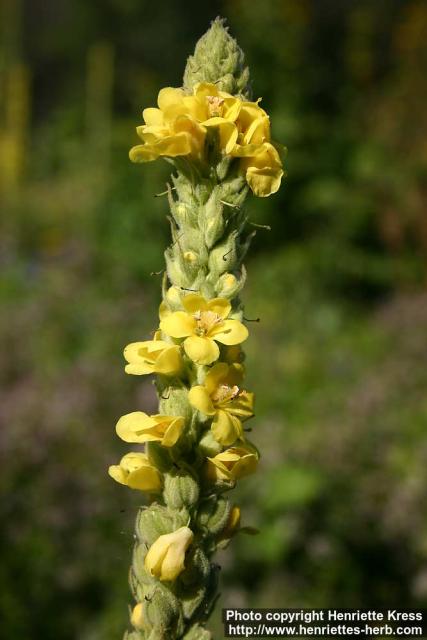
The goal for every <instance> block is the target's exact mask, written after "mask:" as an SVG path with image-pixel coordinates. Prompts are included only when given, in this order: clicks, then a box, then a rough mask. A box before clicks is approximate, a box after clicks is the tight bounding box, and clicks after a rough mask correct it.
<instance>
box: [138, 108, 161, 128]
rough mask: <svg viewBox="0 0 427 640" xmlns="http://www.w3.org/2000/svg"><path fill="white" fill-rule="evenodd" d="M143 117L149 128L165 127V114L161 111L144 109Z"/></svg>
mask: <svg viewBox="0 0 427 640" xmlns="http://www.w3.org/2000/svg"><path fill="white" fill-rule="evenodd" d="M142 117H143V118H144V121H145V123H146V124H147V125H148V126H157V127H158V126H163V124H164V121H163V113H162V112H161V110H160V109H155V108H154V107H149V108H148V109H144V111H143V112H142Z"/></svg>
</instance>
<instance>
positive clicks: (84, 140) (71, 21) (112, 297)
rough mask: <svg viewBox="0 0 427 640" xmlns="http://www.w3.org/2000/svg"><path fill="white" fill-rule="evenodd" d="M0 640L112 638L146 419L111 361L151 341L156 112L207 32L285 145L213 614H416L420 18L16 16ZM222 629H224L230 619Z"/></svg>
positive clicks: (192, 9)
mask: <svg viewBox="0 0 427 640" xmlns="http://www.w3.org/2000/svg"><path fill="white" fill-rule="evenodd" d="M2 12H3V13H2V19H1V21H0V25H1V26H0V29H1V32H2V41H1V68H0V88H1V96H2V102H1V129H0V190H1V198H2V216H1V223H0V235H1V256H2V257H1V262H2V267H1V274H0V296H1V302H2V313H1V317H0V332H1V337H2V345H3V346H2V349H1V350H0V361H1V374H0V375H1V382H2V391H1V401H0V415H1V418H2V428H1V430H0V459H1V476H0V487H1V493H2V499H1V522H2V527H3V533H2V536H1V538H0V540H1V542H0V620H1V626H0V636H1V638H7V639H8V640H9V638H11V637H20V638H25V639H26V640H35V639H37V640H38V639H39V638H43V640H71V639H77V638H78V639H79V640H115V639H117V638H120V637H121V634H122V632H123V629H124V628H125V626H126V624H127V604H128V601H129V594H128V586H127V570H128V565H129V560H130V554H131V548H132V526H133V525H132V523H133V518H134V515H135V511H136V509H137V507H138V505H139V504H140V503H141V497H140V495H138V494H137V493H136V492H131V491H129V490H127V489H125V488H124V487H121V486H119V485H115V483H114V482H113V481H112V480H110V479H109V478H108V477H107V475H106V468H107V466H108V465H109V464H111V463H114V462H115V461H117V460H118V458H119V457H120V456H121V455H123V454H124V452H125V451H127V449H128V447H127V446H125V445H124V444H123V443H120V442H119V441H118V439H117V438H116V437H115V434H114V425H115V421H116V420H117V418H118V417H119V416H120V415H122V414H123V413H126V412H128V411H131V410H135V409H137V408H141V409H142V408H144V409H146V410H148V411H150V410H153V409H154V408H155V396H154V392H153V387H152V385H151V383H150V381H149V380H141V379H136V378H133V377H130V376H126V375H125V374H124V371H123V359H122V349H123V347H124V345H126V344H127V343H128V342H131V341H133V340H138V339H144V338H145V337H146V336H147V335H148V334H149V332H150V331H151V330H152V329H153V328H154V327H155V322H156V309H157V304H158V302H159V295H160V293H159V290H160V289H159V288H160V280H161V276H159V275H156V272H159V271H160V270H161V269H162V268H163V257H162V251H163V248H164V247H165V245H166V243H167V242H168V225H167V221H166V215H167V203H166V200H165V198H163V197H157V198H156V197H155V194H156V193H159V192H162V191H163V190H164V185H165V182H166V180H167V177H168V173H169V168H168V165H167V164H166V163H161V162H159V163H154V164H152V165H146V166H143V167H141V166H133V165H131V164H130V163H129V162H128V159H127V152H128V149H129V147H130V146H132V145H133V144H135V143H136V140H137V138H136V134H135V131H134V127H135V126H136V125H137V124H138V123H139V122H140V118H141V116H140V113H141V109H142V107H144V106H147V105H153V104H154V102H155V98H156V95H157V91H158V90H159V88H160V87H163V86H167V85H172V86H179V84H180V82H181V78H182V72H183V68H184V65H185V60H186V57H187V55H188V54H189V53H191V51H192V49H193V48H194V44H195V42H196V40H197V38H198V37H199V36H200V35H201V34H202V33H203V32H204V31H205V30H206V28H207V27H208V24H209V21H210V20H211V19H213V18H214V17H215V16H216V15H217V14H221V15H223V16H226V17H227V18H228V20H229V23H230V25H231V29H232V33H233V34H234V35H235V36H236V37H237V38H238V41H239V43H240V45H241V46H242V48H243V49H244V50H245V52H246V56H247V62H248V64H249V65H250V68H251V73H252V79H253V86H254V88H255V95H256V96H258V95H260V96H263V105H264V106H265V108H266V109H267V110H268V111H269V112H270V114H271V118H272V123H273V133H274V137H275V138H276V139H277V140H280V141H281V142H283V143H284V144H286V145H287V147H288V149H289V155H288V159H287V170H288V178H287V180H286V182H285V184H284V186H283V188H282V190H281V192H280V193H279V194H278V195H276V196H274V197H271V198H269V199H267V200H260V201H257V202H255V201H254V199H252V200H251V201H250V202H249V204H248V213H249V215H250V219H251V221H252V222H254V223H256V224H259V225H269V226H271V228H272V231H271V232H268V231H267V230H263V229H258V233H257V236H256V238H255V241H254V244H253V248H252V251H251V254H250V257H249V258H248V260H247V267H248V270H249V282H248V286H247V289H246V294H245V297H246V301H247V306H246V315H247V316H248V317H249V318H258V317H259V318H260V319H261V321H260V322H259V323H258V324H255V323H254V324H253V325H252V339H251V340H250V341H249V342H248V343H247V352H248V372H249V385H250V387H252V388H253V389H254V390H255V391H256V392H257V417H256V418H255V419H254V420H253V421H252V425H251V426H252V427H253V432H252V434H251V436H252V439H253V440H254V442H255V443H256V444H257V445H258V446H259V447H260V449H261V451H262V453H263V457H262V464H261V472H260V473H259V474H258V475H257V477H254V478H252V479H247V480H245V481H242V482H241V485H240V487H239V489H238V491H237V492H236V497H237V496H238V498H239V500H240V502H241V503H242V504H243V505H244V508H243V514H244V515H243V521H244V524H248V525H253V526H256V527H259V528H260V529H261V533H260V534H259V535H258V536H256V537H249V536H247V537H245V536H243V535H241V536H240V538H239V539H238V541H235V543H234V545H232V546H231V547H230V548H229V550H227V551H226V552H223V553H222V555H221V557H220V558H219V560H220V562H221V563H222V565H223V570H222V599H221V603H222V605H223V606H225V605H227V606H245V605H246V606H296V607H299V606H309V607H314V606H374V605H376V606H381V605H382V606H389V605H399V606H402V607H410V606H422V605H425V603H426V598H427V505H426V480H427V479H426V474H427V438H426V426H427V394H426V390H427V369H426V362H427V358H426V356H427V291H426V281H427V269H426V266H427V265H426V261H427V110H426V108H425V104H426V100H427V74H426V73H425V70H426V66H427V3H426V2H425V1H423V0H376V2H372V1H370V0H322V1H320V2H319V1H318V0H281V1H280V0H263V2H262V8H261V4H260V3H258V2H247V0H223V1H216V2H210V3H200V2H195V1H193V0H191V1H190V0H187V1H186V2H175V1H174V0H161V2H159V3H153V2H152V1H148V0H103V1H100V0H98V1H93V2H87V0H27V1H24V0H19V1H18V0H2ZM213 627H214V628H216V629H217V636H216V637H218V638H220V637H221V631H220V628H221V627H220V623H219V608H218V610H217V614H216V619H215V620H214V621H213Z"/></svg>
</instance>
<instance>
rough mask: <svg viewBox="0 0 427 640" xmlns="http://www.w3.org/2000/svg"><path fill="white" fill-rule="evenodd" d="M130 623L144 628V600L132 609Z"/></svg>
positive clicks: (138, 627)
mask: <svg viewBox="0 0 427 640" xmlns="http://www.w3.org/2000/svg"><path fill="white" fill-rule="evenodd" d="M130 623H131V625H132V626H133V627H135V629H143V628H144V605H143V604H142V602H138V604H136V605H135V606H134V608H133V609H132V615H131V617H130Z"/></svg>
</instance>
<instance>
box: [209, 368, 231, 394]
mask: <svg viewBox="0 0 427 640" xmlns="http://www.w3.org/2000/svg"><path fill="white" fill-rule="evenodd" d="M228 371H229V367H228V364H226V363H225V362H217V363H216V364H214V366H213V367H212V368H211V369H209V371H208V372H207V374H206V377H205V387H206V389H207V391H208V393H209V394H210V395H212V394H213V393H215V391H216V389H217V387H218V386H219V384H220V383H221V382H223V381H224V380H225V378H226V377H227V374H228Z"/></svg>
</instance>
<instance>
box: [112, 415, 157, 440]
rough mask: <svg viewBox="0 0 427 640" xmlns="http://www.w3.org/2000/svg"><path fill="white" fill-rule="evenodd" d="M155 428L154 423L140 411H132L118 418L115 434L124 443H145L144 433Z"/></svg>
mask: <svg viewBox="0 0 427 640" xmlns="http://www.w3.org/2000/svg"><path fill="white" fill-rule="evenodd" d="M155 426H156V421H155V420H153V418H152V417H151V416H148V415H147V414H146V413H143V412H142V411H133V412H132V413H128V414H126V415H124V416H122V417H121V418H120V420H119V421H118V422H117V424H116V433H117V435H118V436H119V438H121V439H122V440H124V441H125V442H145V441H146V438H145V435H144V431H146V430H147V429H152V428H153V427H155Z"/></svg>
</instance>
